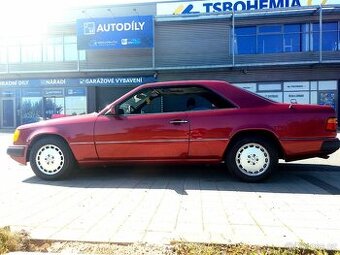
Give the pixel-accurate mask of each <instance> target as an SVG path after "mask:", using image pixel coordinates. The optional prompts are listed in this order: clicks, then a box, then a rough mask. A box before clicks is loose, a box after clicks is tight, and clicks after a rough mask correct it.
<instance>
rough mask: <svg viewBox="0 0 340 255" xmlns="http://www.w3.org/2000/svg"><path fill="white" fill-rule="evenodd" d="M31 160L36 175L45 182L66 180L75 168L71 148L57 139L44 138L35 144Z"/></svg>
mask: <svg viewBox="0 0 340 255" xmlns="http://www.w3.org/2000/svg"><path fill="white" fill-rule="evenodd" d="M29 160H30V164H31V168H32V170H33V172H34V173H35V175H36V176H38V177H40V178H41V179H44V180H58V179H63V178H66V177H68V176H69V175H70V174H71V173H72V171H73V169H74V167H75V164H74V163H75V160H74V157H73V154H72V152H71V150H70V148H69V147H68V145H67V144H66V143H65V142H64V141H63V140H62V139H60V138H57V137H47V138H42V139H40V140H38V141H37V142H35V143H34V144H33V146H32V149H31V152H30V157H29Z"/></svg>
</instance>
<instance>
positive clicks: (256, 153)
mask: <svg viewBox="0 0 340 255" xmlns="http://www.w3.org/2000/svg"><path fill="white" fill-rule="evenodd" d="M226 163H227V167H228V169H229V171H230V173H231V174H232V175H234V176H236V177H237V178H239V179H240V180H242V181H245V182H260V181H263V180H265V179H266V178H268V177H269V176H270V175H271V174H272V173H273V171H275V170H276V168H277V165H278V152H277V149H276V147H275V146H273V143H271V142H269V141H268V140H267V139H264V138H262V137H244V138H241V139H240V140H238V141H236V142H234V143H233V144H232V145H231V147H230V148H229V149H228V152H227V156H226Z"/></svg>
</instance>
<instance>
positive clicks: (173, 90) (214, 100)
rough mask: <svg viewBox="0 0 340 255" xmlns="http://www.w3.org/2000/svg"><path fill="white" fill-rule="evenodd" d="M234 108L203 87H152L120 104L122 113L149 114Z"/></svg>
mask: <svg viewBox="0 0 340 255" xmlns="http://www.w3.org/2000/svg"><path fill="white" fill-rule="evenodd" d="M224 108H234V105H232V104H231V103H230V102H228V101H227V100H225V99H224V98H222V97H220V96H219V95H217V94H216V93H214V92H212V91H210V90H208V89H206V88H203V87H198V86H197V87H193V86H190V87H166V88H152V89H151V88H150V89H145V90H141V91H139V92H137V93H136V94H134V95H133V96H131V97H130V98H129V99H127V100H126V101H125V102H123V103H122V104H120V105H119V111H120V113H122V114H123V113H124V114H149V113H162V112H183V111H198V110H212V109H224Z"/></svg>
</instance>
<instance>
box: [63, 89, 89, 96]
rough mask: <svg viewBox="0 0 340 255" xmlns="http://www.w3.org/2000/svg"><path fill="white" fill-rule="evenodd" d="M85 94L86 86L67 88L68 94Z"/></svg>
mask: <svg viewBox="0 0 340 255" xmlns="http://www.w3.org/2000/svg"><path fill="white" fill-rule="evenodd" d="M85 95H86V90H85V88H71V89H66V96H85Z"/></svg>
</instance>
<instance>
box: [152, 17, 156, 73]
mask: <svg viewBox="0 0 340 255" xmlns="http://www.w3.org/2000/svg"><path fill="white" fill-rule="evenodd" d="M155 26H156V21H155V18H153V28H152V29H153V37H152V40H153V43H152V44H153V45H152V68H153V69H155V68H156V56H155V42H156V40H155Z"/></svg>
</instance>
